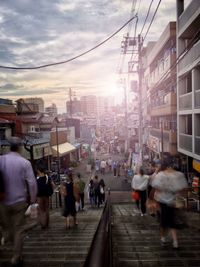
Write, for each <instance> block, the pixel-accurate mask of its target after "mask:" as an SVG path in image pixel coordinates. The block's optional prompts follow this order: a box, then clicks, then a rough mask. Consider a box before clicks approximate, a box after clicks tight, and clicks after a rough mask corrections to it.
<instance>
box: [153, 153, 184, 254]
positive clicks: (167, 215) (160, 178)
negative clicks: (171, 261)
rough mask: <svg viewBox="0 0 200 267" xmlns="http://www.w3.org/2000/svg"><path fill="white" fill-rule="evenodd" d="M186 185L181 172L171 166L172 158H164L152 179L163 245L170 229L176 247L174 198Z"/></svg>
mask: <svg viewBox="0 0 200 267" xmlns="http://www.w3.org/2000/svg"><path fill="white" fill-rule="evenodd" d="M187 186H188V184H187V181H186V178H185V176H184V174H183V173H182V172H178V171H176V170H174V169H173V168H172V160H171V159H170V158H169V159H165V160H164V162H163V163H162V165H161V171H160V172H158V174H157V175H156V176H155V178H154V179H153V181H152V187H153V188H154V189H155V193H154V198H155V200H156V201H157V202H158V203H159V205H160V240H161V245H165V244H166V242H167V240H166V237H167V234H168V231H170V234H171V237H172V241H173V244H172V245H173V248H175V249H177V248H178V237H177V224H176V215H177V209H176V199H177V196H178V195H179V194H180V193H181V191H183V190H184V189H186V188H187Z"/></svg>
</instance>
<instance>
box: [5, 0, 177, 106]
mask: <svg viewBox="0 0 200 267" xmlns="http://www.w3.org/2000/svg"><path fill="white" fill-rule="evenodd" d="M132 2H133V1H132V0H101V1H96V0H87V1H85V0H74V1H71V0H54V1H49V0H34V1H31V0H17V1H13V0H6V1H0V65H12V66H37V65H43V64H48V63H53V62H58V61H63V60H67V59H69V58H72V57H74V56H77V55H78V54H81V53H83V52H85V51H87V50H88V49H90V48H92V47H94V46H96V45H97V44H98V43H100V42H102V41H103V40H104V39H105V38H107V37H108V36H110V35H111V34H112V33H114V32H115V31H116V30H117V29H118V28H119V27H121V26H122V25H123V24H124V23H125V22H126V21H127V20H128V19H129V18H130V15H131V14H130V12H131V7H132ZM157 2H158V0H156V1H155V3H154V5H153V6H152V11H151V13H150V16H149V19H148V21H147V25H148V24H149V21H150V19H151V17H152V15H153V12H154V10H155V6H156V3H157ZM138 3H139V2H138V1H137V5H136V10H137V9H138ZM149 4H150V0H147V1H141V5H140V9H139V12H138V18H139V20H138V33H139V31H140V29H141V27H142V25H143V22H144V18H145V16H146V12H147V9H148V6H149ZM171 19H175V1H174V0H168V1H167V2H164V1H163V2H162V3H161V5H160V8H159V11H158V14H157V15H156V18H155V21H154V23H153V25H152V27H151V30H150V32H149V35H148V40H151V39H154V40H156V39H158V38H159V35H160V33H161V32H162V30H163V29H164V28H165V27H166V25H167V23H168V22H169V20H171ZM134 25H135V21H133V22H132V28H133V29H132V32H131V34H133V33H134ZM128 28H130V25H129V27H128V26H127V27H125V28H124V29H123V30H122V31H121V32H120V33H118V34H117V35H116V36H115V37H114V38H112V39H111V40H110V41H109V42H107V43H105V44H104V45H102V46H101V47H99V48H97V49H95V50H94V51H92V52H90V53H89V54H86V55H84V56H83V57H80V58H78V59H76V60H74V61H71V62H69V63H67V64H63V65H57V66H54V67H50V68H47V69H39V70H29V71H13V70H5V69H1V73H0V79H1V83H2V87H1V88H0V95H1V97H3V96H4V95H5V96H7V97H10V98H11V99H16V97H18V96H20V97H23V96H24V97H27V96H29V95H30V96H34V95H35V96H38V97H40V96H41V97H43V98H44V99H45V103H46V105H49V104H50V103H51V102H52V101H53V102H55V103H57V104H58V105H59V107H60V109H63V110H65V102H66V101H67V99H68V92H67V90H68V89H67V88H69V87H72V88H74V89H75V90H76V91H77V96H78V95H84V94H85V95H86V94H91V93H94V94H102V93H103V94H105V93H106V91H104V88H105V87H106V84H109V85H111V83H114V80H115V79H117V78H116V77H115V74H116V69H117V65H118V64H119V58H120V50H121V49H120V46H121V41H122V38H123V35H124V34H126V33H127V30H128ZM145 29H146V28H145ZM144 32H145V30H144ZM148 40H147V41H148ZM127 57H129V58H130V55H127Z"/></svg>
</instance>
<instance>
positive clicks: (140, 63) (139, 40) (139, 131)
mask: <svg viewBox="0 0 200 267" xmlns="http://www.w3.org/2000/svg"><path fill="white" fill-rule="evenodd" d="M142 43H143V41H142V37H141V35H140V34H139V35H138V119H139V128H138V141H139V155H140V161H141V163H142V161H143V151H142V150H143V144H142V133H143V131H142V73H143V72H142V69H143V67H142V56H141V49H142Z"/></svg>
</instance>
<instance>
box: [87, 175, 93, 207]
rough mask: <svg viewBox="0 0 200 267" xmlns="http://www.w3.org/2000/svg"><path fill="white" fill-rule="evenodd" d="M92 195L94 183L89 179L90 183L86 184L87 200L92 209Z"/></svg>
mask: <svg viewBox="0 0 200 267" xmlns="http://www.w3.org/2000/svg"><path fill="white" fill-rule="evenodd" d="M94 195H95V193H94V181H93V179H90V182H89V184H88V198H89V200H90V205H91V207H93V206H94V203H95V202H94Z"/></svg>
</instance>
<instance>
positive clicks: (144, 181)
mask: <svg viewBox="0 0 200 267" xmlns="http://www.w3.org/2000/svg"><path fill="white" fill-rule="evenodd" d="M148 181H149V176H148V175H145V174H144V170H143V168H142V167H140V168H139V171H138V173H137V174H135V175H134V176H133V179H132V182H131V187H132V189H133V190H134V191H137V192H138V193H139V199H137V200H136V205H137V208H138V210H140V211H141V216H144V215H145V214H146V199H147V187H148Z"/></svg>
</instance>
